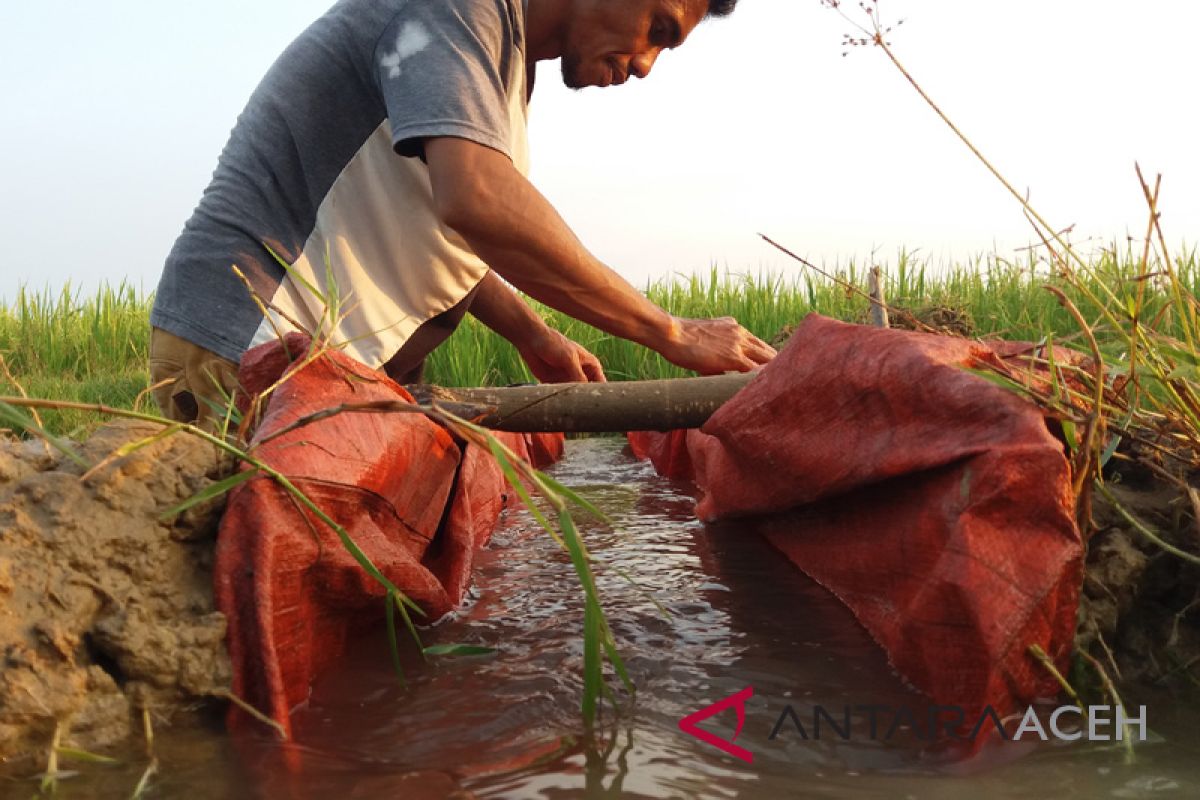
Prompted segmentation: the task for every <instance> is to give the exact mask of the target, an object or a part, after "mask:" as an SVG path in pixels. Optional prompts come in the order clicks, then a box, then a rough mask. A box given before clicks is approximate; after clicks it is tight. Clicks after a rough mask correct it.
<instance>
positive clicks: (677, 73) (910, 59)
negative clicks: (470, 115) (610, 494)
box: [0, 0, 1200, 298]
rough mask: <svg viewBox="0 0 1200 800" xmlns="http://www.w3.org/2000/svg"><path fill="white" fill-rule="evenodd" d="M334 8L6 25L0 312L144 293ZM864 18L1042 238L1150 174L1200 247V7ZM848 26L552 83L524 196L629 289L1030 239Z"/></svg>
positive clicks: (1131, 192)
mask: <svg viewBox="0 0 1200 800" xmlns="http://www.w3.org/2000/svg"><path fill="white" fill-rule="evenodd" d="M618 1H619V0H613V2H618ZM328 5H329V0H286V1H285V0H253V1H252V2H247V0H238V1H237V2H234V0H208V1H207V2H204V3H176V2H162V1H161V0H159V1H158V2H149V0H108V1H107V2H106V1H105V0H96V1H95V2H73V3H42V2H36V3H17V2H5V3H4V4H3V7H2V9H0V25H2V26H3V30H4V31H5V45H4V48H3V49H2V50H0V100H2V102H3V108H4V112H3V125H2V126H0V143H2V144H3V147H0V187H3V191H2V192H0V247H2V248H3V251H2V252H3V255H2V263H3V267H2V268H0V297H9V298H11V297H12V295H13V292H14V290H15V288H16V287H17V285H19V284H20V283H21V282H26V283H28V284H29V285H31V286H33V287H42V286H46V285H49V286H52V287H58V286H60V285H62V283H63V282H64V281H67V280H70V281H72V282H73V283H74V284H76V285H81V286H82V287H84V288H85V289H88V288H90V287H92V286H94V285H95V282H96V281H98V280H101V279H105V280H109V281H119V280H121V279H122V278H126V279H129V280H130V281H132V282H133V283H135V284H138V285H141V286H143V287H145V288H146V289H152V288H153V287H154V285H155V284H156V283H157V280H158V274H159V271H160V269H161V265H162V260H163V258H164V256H165V255H166V253H167V251H168V250H169V249H170V247H171V244H172V242H173V241H174V238H175V236H176V235H177V234H178V232H179V230H180V229H181V227H182V225H183V223H184V221H185V220H186V219H187V217H188V216H189V214H190V213H191V210H192V208H193V207H194V206H195V203H196V201H197V200H198V199H199V196H200V193H201V191H202V190H203V188H204V186H205V185H206V183H207V182H208V178H209V176H210V175H211V173H212V169H213V167H214V165H215V163H216V158H217V155H218V153H219V151H220V149H221V147H222V146H223V144H224V142H225V139H226V138H227V136H228V133H229V130H230V128H231V127H232V125H233V122H234V119H235V118H236V116H237V114H238V112H239V111H240V110H241V108H242V106H243V105H244V103H245V101H246V99H247V97H248V96H249V94H250V92H251V90H252V89H253V88H254V86H255V85H256V84H257V82H258V80H259V79H260V78H261V76H262V74H263V73H264V72H265V70H266V68H267V67H268V66H269V65H270V63H271V61H272V60H274V58H275V56H276V55H278V53H279V52H280V51H281V50H282V49H283V47H284V46H285V45H286V44H287V43H288V42H289V41H290V40H291V39H292V38H294V37H295V35H296V34H298V33H299V32H300V31H301V30H302V29H303V28H304V27H305V26H306V25H307V24H308V23H309V22H311V21H312V20H313V19H315V18H316V17H317V16H319V15H320V14H321V13H322V12H323V11H324V10H325V8H327V7H328ZM847 5H849V6H851V7H856V3H854V2H853V1H852V0H851V2H848V3H847ZM880 5H881V6H882V9H883V11H884V13H885V16H886V17H888V18H891V19H893V20H894V19H899V18H903V19H904V20H905V24H904V25H902V26H901V27H899V28H898V29H897V30H896V31H895V33H894V34H893V36H892V42H893V45H894V48H895V50H896V52H897V54H898V55H899V56H900V58H901V59H902V60H904V61H905V62H906V63H907V66H908V67H909V69H910V70H911V71H912V72H913V73H914V74H915V76H916V77H917V78H918V80H920V81H922V82H923V83H924V85H925V87H926V89H927V91H929V92H930V93H931V94H932V95H933V96H934V98H935V99H936V100H937V101H938V102H939V103H940V104H941V105H942V107H943V108H944V109H945V110H946V111H947V112H948V113H949V114H950V115H951V116H952V117H953V118H954V119H955V120H956V121H957V122H958V124H959V125H960V127H962V128H963V129H964V130H965V131H966V132H967V133H968V135H970V136H972V137H973V138H974V139H975V140H976V143H977V144H978V145H979V146H980V147H981V148H982V149H983V150H984V152H985V153H986V154H988V155H989V157H991V158H992V159H993V160H994V162H995V163H996V164H997V165H998V166H999V167H1000V168H1001V169H1002V170H1003V171H1005V172H1006V173H1007V174H1008V176H1009V177H1010V179H1011V180H1012V181H1013V182H1014V183H1015V184H1016V185H1017V186H1018V187H1019V188H1020V189H1022V190H1026V189H1027V190H1029V192H1030V193H1031V196H1032V199H1033V201H1034V204H1035V205H1036V206H1037V207H1039V209H1040V210H1041V211H1042V213H1043V214H1045V215H1046V216H1047V217H1049V219H1050V221H1051V222H1052V223H1053V224H1055V225H1056V226H1061V227H1065V226H1067V225H1071V224H1074V225H1075V226H1076V227H1075V238H1076V239H1077V240H1082V239H1085V238H1087V237H1096V240H1095V241H1096V242H1097V243H1098V244H1101V243H1107V242H1109V241H1111V240H1112V239H1113V238H1114V237H1124V236H1125V234H1126V233H1127V232H1132V233H1133V234H1134V235H1139V236H1140V235H1141V232H1142V231H1143V230H1144V228H1145V219H1146V212H1145V207H1144V204H1143V203H1142V200H1141V196H1140V190H1139V189H1138V186H1137V183H1136V181H1135V177H1134V172H1133V163H1134V161H1135V160H1138V161H1140V162H1141V164H1142V166H1143V169H1144V170H1145V171H1146V172H1147V173H1149V174H1154V173H1156V172H1161V173H1163V174H1164V188H1163V199H1162V210H1163V223H1164V226H1165V229H1166V234H1167V237H1168V240H1169V241H1170V242H1171V243H1172V244H1175V243H1183V242H1185V241H1186V242H1188V243H1191V244H1194V243H1196V242H1197V241H1200V154H1198V152H1197V147H1196V145H1195V141H1196V140H1197V138H1200V137H1198V134H1197V117H1198V114H1197V106H1198V103H1197V99H1196V93H1195V86H1194V84H1195V81H1196V79H1197V76H1200V63H1198V61H1200V57H1198V56H1197V55H1196V52H1197V49H1196V48H1195V46H1194V41H1193V40H1194V37H1195V36H1196V31H1197V30H1200V3H1197V2H1191V1H1190V0H1137V1H1136V2H1132V1H1131V0H1125V2H1116V0H1005V1H1004V2H1000V1H999V0H990V1H988V0H980V1H978V2H963V0H881V3H880ZM847 30H848V28H847V26H846V24H845V23H844V22H843V21H842V20H841V19H840V18H838V17H837V15H836V14H834V13H833V12H831V11H828V10H826V9H824V8H822V7H821V4H820V3H819V0H742V2H741V4H740V7H739V8H738V10H737V11H736V12H735V13H734V14H733V15H732V16H731V17H729V18H728V19H723V20H715V21H709V22H705V23H704V24H702V25H701V26H700V28H698V29H697V31H696V33H695V34H694V35H693V37H692V38H691V39H690V40H689V41H688V42H687V43H685V45H684V46H683V47H682V48H680V49H679V50H678V51H676V52H672V53H668V54H666V55H664V57H663V58H662V59H660V61H659V63H658V65H657V66H656V67H655V71H654V73H653V74H652V75H651V76H650V77H649V78H648V79H647V80H646V81H643V82H634V81H631V83H630V84H628V85H626V86H623V87H614V88H610V89H587V90H584V91H582V92H570V91H568V90H566V89H564V88H562V86H561V84H560V83H559V79H558V69H557V64H542V66H541V70H540V73H539V80H538V85H537V90H536V92H535V94H534V98H533V103H532V106H531V122H530V135H531V139H532V156H533V165H534V166H533V169H534V172H533V180H534V183H535V184H536V185H538V186H539V188H541V189H542V191H543V192H544V193H545V194H546V195H547V196H548V197H549V198H550V199H551V200H552V201H553V202H554V203H555V204H556V205H557V207H558V208H559V210H560V211H561V212H562V214H563V216H564V217H565V218H566V219H567V221H568V222H569V223H570V224H571V225H572V227H573V228H574V229H575V230H576V232H577V233H578V234H579V235H580V237H581V238H582V239H583V241H584V242H585V243H586V244H587V245H588V246H589V247H590V248H591V249H592V251H593V252H595V253H596V254H597V255H598V256H600V257H601V258H602V259H604V260H605V261H606V262H607V263H609V264H610V265H611V266H613V267H614V268H615V269H617V270H618V271H619V272H620V273H622V274H623V275H625V276H626V277H627V278H629V279H630V280H632V281H633V282H634V283H636V284H638V285H641V284H642V283H644V282H645V280H646V279H647V278H648V277H658V276H666V275H670V274H672V273H676V272H679V273H690V272H693V271H698V270H700V271H706V270H707V268H708V266H709V265H710V264H714V263H715V264H717V265H719V266H721V267H728V268H729V269H731V270H733V271H745V270H757V269H759V268H772V269H777V270H781V271H785V272H788V273H792V272H795V271H796V270H797V269H799V267H798V266H797V265H794V264H792V263H790V262H788V261H787V259H786V258H784V257H782V256H780V255H778V254H777V253H776V252H775V251H773V250H771V249H770V248H769V247H767V246H766V245H765V244H763V243H762V242H760V240H759V239H758V237H757V235H756V234H757V233H758V232H759V231H762V232H764V233H767V234H769V235H771V236H772V237H774V238H776V239H778V240H780V241H781V242H783V243H785V244H787V245H788V246H790V247H791V248H792V249H793V250H796V251H797V252H799V253H801V254H802V255H805V256H807V257H809V258H810V259H812V260H815V261H824V262H825V263H834V262H841V263H844V262H845V261H846V260H847V259H849V258H851V257H857V258H858V259H859V260H860V261H861V260H863V259H864V258H868V257H869V254H870V253H871V252H872V251H873V250H874V251H875V252H876V253H877V255H876V258H877V259H878V260H881V261H884V262H886V261H889V260H891V261H894V259H895V254H896V252H897V251H898V250H899V249H900V248H907V249H908V250H910V251H918V252H919V253H922V254H926V255H929V256H930V257H931V258H932V259H933V261H934V262H935V263H938V262H944V261H947V260H949V259H956V258H957V259H961V258H969V257H971V256H972V255H977V254H981V253H985V252H991V251H993V250H995V251H997V252H999V253H1001V254H1002V255H1011V254H1012V251H1013V248H1015V247H1019V246H1022V245H1024V244H1026V243H1027V242H1028V240H1029V239H1030V233H1029V229H1028V227H1027V225H1026V223H1025V222H1024V220H1023V218H1022V216H1021V213H1020V210H1019V208H1018V207H1017V205H1016V204H1015V202H1014V201H1012V200H1011V199H1010V198H1008V197H1007V196H1006V195H1005V193H1004V191H1003V190H1002V189H1001V188H1000V187H999V185H998V184H997V183H995V181H994V179H992V178H991V177H990V176H989V175H987V174H986V173H985V172H984V170H983V168H982V167H981V166H979V165H978V164H977V163H976V162H975V161H974V160H973V159H972V157H971V156H970V155H969V153H968V152H967V151H966V149H965V148H964V147H963V146H962V145H961V144H960V143H959V142H957V141H956V140H955V139H954V138H953V135H952V134H951V133H950V132H949V130H948V129H946V128H945V127H944V126H943V125H942V124H941V123H940V122H939V121H938V120H937V119H936V118H935V117H934V116H933V113H932V112H931V111H930V110H929V109H928V108H927V107H926V106H925V105H924V103H923V102H922V101H921V100H920V99H919V98H918V97H917V95H916V94H915V93H914V92H913V91H912V90H911V89H910V88H909V87H908V85H907V84H906V83H905V82H904V81H903V79H902V78H901V77H900V75H899V74H898V73H897V72H896V71H895V70H894V69H893V68H892V67H891V65H890V64H889V63H887V61H886V59H885V57H884V56H883V54H882V53H881V52H879V51H877V50H874V49H866V48H862V49H858V50H854V51H851V52H850V54H849V55H848V56H845V57H843V55H842V52H843V49H844V48H843V47H842V44H841V38H842V33H843V32H844V31H847Z"/></svg>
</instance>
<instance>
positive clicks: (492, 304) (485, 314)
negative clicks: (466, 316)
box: [471, 271, 546, 350]
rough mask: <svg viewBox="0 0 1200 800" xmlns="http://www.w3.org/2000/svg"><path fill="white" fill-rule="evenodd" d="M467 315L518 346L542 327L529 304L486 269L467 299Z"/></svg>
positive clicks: (531, 337)
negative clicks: (471, 294) (477, 288)
mask: <svg viewBox="0 0 1200 800" xmlns="http://www.w3.org/2000/svg"><path fill="white" fill-rule="evenodd" d="M471 315H472V316H474V317H475V318H476V319H478V320H479V321H480V322H482V323H483V324H484V325H487V326H488V327H489V328H491V329H492V330H494V331H495V332H496V333H498V334H500V335H501V336H503V337H504V338H505V339H507V340H508V341H510V342H512V343H513V344H514V345H516V347H517V349H518V350H519V349H522V348H523V347H525V346H526V344H527V343H529V342H530V341H531V340H532V339H533V338H534V337H536V336H539V335H541V334H542V333H543V332H544V329H545V327H546V324H545V322H543V321H542V318H541V317H539V316H538V315H537V314H536V313H535V312H534V310H533V309H532V308H530V307H529V304H528V303H526V302H525V301H524V300H522V299H521V298H520V297H518V296H517V294H516V292H514V291H513V290H512V289H510V288H509V287H508V286H506V285H505V283H504V281H503V280H501V279H500V276H498V275H497V274H496V273H494V272H491V271H489V272H488V274H487V276H486V277H484V279H483V281H482V282H480V284H479V290H478V291H477V292H476V294H475V298H474V299H473V300H472V301H471Z"/></svg>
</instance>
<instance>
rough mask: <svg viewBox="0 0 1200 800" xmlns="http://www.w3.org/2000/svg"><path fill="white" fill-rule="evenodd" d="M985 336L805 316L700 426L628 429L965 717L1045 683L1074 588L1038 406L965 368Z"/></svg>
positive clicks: (1066, 501) (1064, 488)
mask: <svg viewBox="0 0 1200 800" xmlns="http://www.w3.org/2000/svg"><path fill="white" fill-rule="evenodd" d="M1031 349H1032V346H1031V345H1020V344H1014V343H1005V342H998V343H995V344H984V343H979V342H972V341H967V340H963V339H953V338H948V337H943V336H934V335H929V334H921V333H909V332H904V331H896V330H888V329H880V328H870V327H865V326H859V325H849V324H845V323H841V322H837V321H834V320H831V319H827V318H825V317H821V316H819V315H816V314H813V315H810V316H809V317H807V318H806V319H805V320H804V322H803V323H802V324H801V325H800V326H799V328H798V329H797V330H796V332H795V333H794V334H793V336H792V337H791V339H790V341H789V342H788V344H787V346H786V347H785V348H784V349H783V350H782V352H780V354H779V355H778V357H776V359H775V360H774V361H773V362H771V363H770V364H768V365H767V366H766V367H765V368H764V369H763V370H762V372H761V374H760V375H759V376H758V377H756V378H755V379H754V380H753V381H751V383H750V384H749V385H748V386H747V387H746V388H745V389H743V390H742V391H741V392H739V393H738V394H737V395H736V396H735V397H734V398H733V399H732V400H730V401H729V402H728V403H726V404H725V405H724V406H722V407H721V408H720V409H719V410H718V411H717V413H716V414H714V415H713V416H712V418H711V419H709V421H708V422H707V423H706V424H705V425H704V427H703V428H702V429H701V430H698V431H688V432H686V433H683V432H679V431H676V432H672V433H668V434H646V433H636V434H630V442H631V445H632V447H633V450H634V452H635V453H636V454H638V455H639V456H641V457H644V458H650V459H651V460H652V461H653V463H654V464H655V466H656V467H658V468H659V470H660V471H663V472H664V474H668V475H670V476H672V477H677V478H691V479H693V480H694V481H695V484H696V486H697V488H698V490H699V500H698V503H697V506H696V513H697V515H698V516H699V517H700V518H701V519H703V520H706V521H707V520H716V519H727V518H730V517H744V518H746V521H747V524H748V526H750V527H752V528H753V529H756V530H759V531H761V532H762V533H764V534H765V535H766V537H767V538H768V539H769V541H770V542H771V543H772V544H773V545H774V546H775V547H776V548H778V549H779V550H780V551H781V552H782V553H783V554H784V555H786V556H787V557H788V558H789V559H790V560H791V561H792V562H793V563H794V564H795V565H796V566H797V567H799V568H800V569H801V570H802V571H804V572H805V573H806V574H808V575H809V576H811V577H812V578H813V579H815V580H816V581H818V582H819V583H821V584H822V585H824V586H825V587H826V588H827V589H829V590H830V591H831V592H833V593H834V594H835V595H836V596H837V597H838V598H840V599H841V600H842V602H844V603H845V604H846V605H847V606H848V607H849V608H850V609H851V611H853V612H854V614H855V616H856V617H857V618H858V620H859V621H860V622H861V623H862V624H863V626H864V627H865V628H866V629H867V630H868V631H869V632H870V634H871V635H872V636H873V637H874V638H875V640H876V641H877V642H878V643H879V644H880V645H881V646H882V647H883V649H884V650H885V651H886V652H887V655H888V658H889V659H890V661H891V663H892V665H893V666H894V667H895V668H896V670H897V671H898V672H899V673H900V674H901V675H903V676H904V677H905V678H906V679H907V680H908V681H909V682H910V683H912V685H914V686H915V687H916V688H918V689H920V690H921V691H922V692H924V693H925V694H927V695H928V696H929V697H930V698H931V699H932V700H933V701H934V702H936V703H938V704H940V705H956V706H961V707H963V708H964V709H966V710H967V713H968V717H967V718H968V719H970V720H974V719H975V718H977V716H978V714H979V713H981V712H982V711H983V709H984V708H985V707H986V706H991V707H992V708H993V709H994V710H995V711H996V712H997V713H998V714H1000V715H1003V714H1006V713H1008V712H1010V711H1012V710H1013V709H1014V708H1016V707H1018V706H1022V705H1024V704H1026V703H1029V702H1031V701H1033V700H1034V699H1036V698H1039V697H1046V696H1052V695H1054V694H1056V693H1057V689H1058V687H1057V684H1056V683H1055V681H1054V680H1053V678H1051V677H1050V676H1049V675H1048V674H1047V671H1046V670H1045V669H1044V668H1043V667H1042V666H1040V665H1039V664H1037V663H1036V662H1035V661H1034V660H1033V659H1032V658H1031V657H1030V656H1029V655H1028V653H1027V648H1028V647H1029V645H1031V644H1038V645H1040V646H1041V647H1042V648H1043V649H1045V650H1046V652H1047V653H1048V654H1049V655H1050V657H1051V658H1052V659H1053V660H1054V662H1055V664H1057V665H1058V667H1059V668H1060V669H1064V670H1065V668H1066V666H1067V661H1068V658H1069V655H1070V650H1071V644H1072V638H1073V635H1074V631H1075V615H1076V610H1077V605H1078V599H1079V588H1080V584H1081V582H1082V555H1083V544H1082V541H1081V537H1080V534H1079V530H1078V528H1077V526H1076V523H1075V519H1074V515H1073V509H1074V502H1073V501H1074V498H1073V496H1072V490H1071V480H1070V478H1071V476H1070V467H1069V465H1068V463H1067V460H1066V457H1065V455H1064V452H1063V445H1062V443H1061V442H1060V441H1059V440H1058V439H1057V438H1055V436H1054V435H1053V434H1052V433H1051V431H1050V430H1049V428H1048V427H1047V423H1046V419H1045V418H1044V416H1043V414H1042V413H1041V411H1040V410H1039V409H1038V408H1037V407H1036V406H1035V405H1034V404H1032V403H1030V402H1028V401H1026V400H1024V399H1022V398H1021V397H1019V396H1018V395H1016V394H1015V393H1013V392H1011V391H1008V390H1006V389H1004V388H1001V387H999V386H996V385H994V384H993V383H991V382H989V381H987V380H985V379H983V378H981V377H979V376H978V375H975V374H972V373H971V372H968V371H967V369H966V368H970V367H978V366H981V365H983V364H984V363H987V362H991V363H996V362H997V361H998V360H1000V359H1015V360H1024V361H1027V360H1028V359H1027V358H1026V357H1025V356H1026V355H1027V354H1028V353H1029V351H1030V350H1031Z"/></svg>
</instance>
